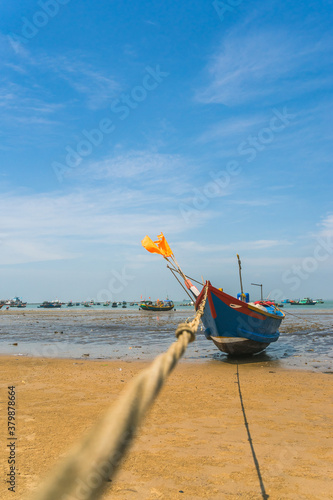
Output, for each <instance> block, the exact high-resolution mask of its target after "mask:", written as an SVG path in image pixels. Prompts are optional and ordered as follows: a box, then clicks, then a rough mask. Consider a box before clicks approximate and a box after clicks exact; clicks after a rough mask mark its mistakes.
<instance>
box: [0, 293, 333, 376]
mask: <svg viewBox="0 0 333 500" xmlns="http://www.w3.org/2000/svg"><path fill="white" fill-rule="evenodd" d="M175 309H176V310H174V311H169V312H162V313H155V312H145V311H139V308H138V306H129V305H128V306H127V308H126V309H123V308H122V307H121V306H118V307H117V308H111V306H108V307H105V306H102V305H101V306H92V307H89V308H86V307H84V306H73V307H66V305H64V306H62V307H61V308H60V309H39V308H38V304H28V305H27V307H26V308H24V309H16V308H10V309H9V310H8V311H7V310H6V309H5V306H4V307H3V308H2V309H1V310H0V352H1V353H2V354H11V355H17V356H42V357H59V358H75V359H77V358H81V359H118V360H123V361H131V360H144V361H147V360H152V359H153V358H154V357H155V356H156V355H158V354H160V353H161V352H164V351H165V350H166V349H167V348H168V347H169V346H170V344H171V343H172V342H174V341H175V330H176V327H177V325H178V323H180V322H183V321H185V320H186V319H187V318H191V317H193V315H194V308H193V307H187V306H185V307H184V306H181V305H180V303H177V302H176V303H175ZM283 311H284V312H285V313H286V318H285V319H284V320H283V322H282V324H281V327H280V334H281V335H280V338H279V340H278V341H277V342H275V343H272V344H270V346H268V348H267V349H266V350H265V351H264V352H263V353H261V354H258V355H255V356H252V357H250V358H246V359H243V358H240V359H238V360H235V359H233V358H230V357H229V356H227V355H226V354H224V353H221V352H220V351H219V350H218V349H217V348H216V347H215V345H214V344H213V343H212V342H210V341H208V340H206V338H205V337H204V335H203V331H202V330H199V331H198V334H197V339H196V341H195V342H194V343H192V344H190V345H189V347H188V349H187V351H186V354H185V356H184V359H185V360H186V361H191V362H208V361H210V360H211V361H214V362H221V363H236V362H239V363H261V364H267V363H268V364H269V366H271V367H272V368H274V367H276V368H277V367H282V368H297V369H306V370H313V371H321V372H326V373H333V301H325V303H324V304H316V305H314V306H290V305H289V304H286V305H285V306H284V308H283Z"/></svg>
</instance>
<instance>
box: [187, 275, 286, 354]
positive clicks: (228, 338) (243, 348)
mask: <svg viewBox="0 0 333 500" xmlns="http://www.w3.org/2000/svg"><path fill="white" fill-rule="evenodd" d="M187 281H189V280H187ZM206 284H207V285H208V294H207V301H206V305H205V309H204V314H203V317H202V323H203V325H204V327H205V332H204V333H205V337H206V338H207V339H208V340H212V341H213V342H214V344H215V345H216V347H218V348H219V349H220V350H221V351H223V352H226V353H228V354H233V355H238V354H255V353H258V352H261V351H263V350H264V349H265V348H266V347H267V346H268V345H269V344H270V343H271V342H276V341H277V340H278V338H279V331H278V328H279V326H280V324H281V321H282V320H283V318H284V317H285V314H284V313H283V312H282V311H280V310H279V309H278V307H277V306H276V305H275V304H274V303H273V302H269V301H258V302H254V303H253V302H243V301H241V300H239V299H236V298H235V297H232V296H231V295H228V294H226V293H225V292H223V291H221V290H219V289H217V288H214V287H213V286H212V285H211V283H210V282H209V281H208V282H207V283H206ZM192 286H193V285H192ZM204 291H205V287H204V288H203V289H202V290H201V293H200V294H199V296H198V298H197V301H196V303H195V308H196V309H198V307H199V306H200V304H201V301H202V299H203V297H204Z"/></svg>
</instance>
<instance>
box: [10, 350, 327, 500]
mask: <svg viewBox="0 0 333 500" xmlns="http://www.w3.org/2000/svg"><path fill="white" fill-rule="evenodd" d="M0 366H1V368H0V373H1V377H0V381H1V386H0V401H1V413H0V417H1V419H0V429H1V433H0V435H1V455H0V467H1V468H0V471H1V483H0V498H1V499H3V500H6V499H21V498H25V497H26V496H27V493H28V492H31V491H32V490H33V489H34V488H36V487H37V486H38V485H39V484H40V482H41V480H42V478H43V477H45V475H46V474H47V472H48V471H49V470H50V469H51V468H52V467H53V466H54V464H55V463H56V462H57V461H58V460H59V459H62V458H63V457H64V456H65V455H66V453H67V452H68V450H69V449H70V448H71V446H72V445H73V444H74V443H75V442H76V441H77V440H78V439H79V438H80V437H81V436H82V435H83V433H84V432H85V431H86V430H87V429H89V428H90V427H91V425H92V424H93V423H94V421H95V420H96V418H97V417H98V416H99V415H101V413H102V412H103V411H104V410H105V409H106V408H107V407H108V406H109V405H110V404H112V403H113V401H115V399H116V398H117V396H118V395H119V393H120V392H121V391H122V390H123V389H124V386H125V385H126V383H127V382H129V381H130V379H132V377H134V376H135V375H136V374H137V373H138V372H139V371H140V370H142V369H143V368H144V367H146V366H147V364H146V363H143V362H120V361H119V362H115V361H89V360H82V361H80V360H68V359H67V360H63V359H62V360H56V359H42V358H35V359H33V358H25V357H17V356H11V357H2V358H0ZM120 369H121V370H120ZM238 370H239V380H240V390H241V395H242V402H243V407H244V410H245V414H246V419H247V423H248V428H249V432H250V436H251V439H252V443H253V449H254V453H255V457H256V460H257V466H256V464H255V461H254V458H253V454H252V452H251V447H250V443H249V440H248V434H247V429H246V426H245V423H244V414H243V411H242V405H241V399H240V394H239V386H238V383H237V365H234V364H225V363H223V364H222V363H219V362H218V361H208V362H207V363H200V364H194V363H193V364H192V363H184V362H181V363H180V364H179V365H178V366H177V367H176V369H175V371H174V372H173V373H172V375H171V376H170V378H169V379H168V381H167V384H166V385H165V387H164V388H163V390H162V392H161V394H160V396H159V397H158V399H157V401H156V403H155V404H154V406H153V408H152V410H151V411H150V412H149V414H148V416H147V418H146V419H145V422H144V424H143V426H142V427H141V428H140V430H139V433H138V436H137V438H136V440H135V442H134V444H133V446H132V448H131V450H130V453H129V455H128V456H127V458H126V459H125V461H124V462H123V465H122V467H121V470H120V472H119V473H118V475H117V476H116V477H115V479H114V480H113V482H112V483H110V485H111V488H110V489H109V490H108V491H107V492H106V494H105V495H104V497H103V498H105V499H111V498H112V499H124V500H125V499H126V500H127V499H128V500H130V499H149V500H155V499H170V500H171V499H172V500H173V499H177V498H184V499H193V500H194V499H202V498H206V499H212V500H215V499H233V498H244V499H261V498H263V491H264V492H265V493H266V494H267V495H268V497H269V498H270V499H271V500H272V499H293V500H294V499H331V498H332V499H333V466H332V465H333V464H332V462H333V460H332V449H333V439H332V416H333V411H332V382H333V379H332V377H331V375H329V374H323V373H311V372H301V371H295V370H291V371H288V370H281V369H272V368H270V367H267V366H264V365H262V364H260V363H252V364H241V365H239V366H238ZM11 385H14V386H15V388H16V389H15V390H16V402H17V406H16V410H17V422H16V427H17V429H16V435H17V437H18V440H17V447H16V461H17V463H16V465H17V476H16V492H15V493H12V492H10V491H8V490H7V487H8V484H6V482H5V481H6V479H5V478H6V477H7V476H6V474H8V472H9V470H8V469H9V465H8V463H7V457H8V449H7V448H6V441H7V386H11ZM258 471H259V473H260V475H261V478H262V484H261V485H260V481H259V475H258ZM268 497H267V498H268Z"/></svg>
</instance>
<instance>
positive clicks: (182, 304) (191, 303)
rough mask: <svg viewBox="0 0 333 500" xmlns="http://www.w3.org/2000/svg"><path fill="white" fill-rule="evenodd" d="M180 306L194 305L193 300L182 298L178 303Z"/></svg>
mask: <svg viewBox="0 0 333 500" xmlns="http://www.w3.org/2000/svg"><path fill="white" fill-rule="evenodd" d="M179 305H180V306H181V307H191V306H194V302H193V300H186V299H184V300H183V302H181V303H180V304H179Z"/></svg>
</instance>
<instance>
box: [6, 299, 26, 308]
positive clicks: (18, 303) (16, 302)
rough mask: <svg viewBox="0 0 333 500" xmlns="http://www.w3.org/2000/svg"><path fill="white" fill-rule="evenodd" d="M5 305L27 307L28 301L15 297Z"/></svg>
mask: <svg viewBox="0 0 333 500" xmlns="http://www.w3.org/2000/svg"><path fill="white" fill-rule="evenodd" d="M5 305H6V306H9V307H26V305H27V303H26V302H22V300H21V299H20V298H19V297H14V298H13V299H10V300H7V301H5Z"/></svg>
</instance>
